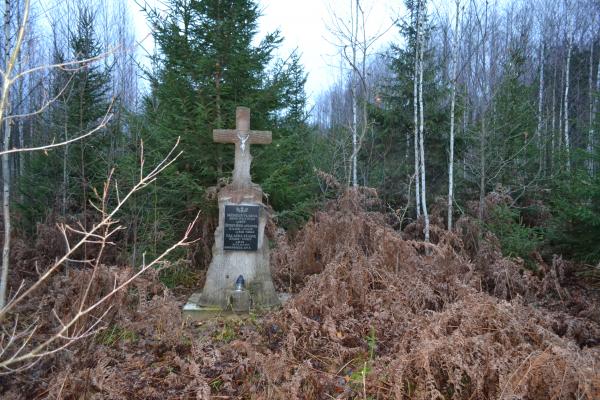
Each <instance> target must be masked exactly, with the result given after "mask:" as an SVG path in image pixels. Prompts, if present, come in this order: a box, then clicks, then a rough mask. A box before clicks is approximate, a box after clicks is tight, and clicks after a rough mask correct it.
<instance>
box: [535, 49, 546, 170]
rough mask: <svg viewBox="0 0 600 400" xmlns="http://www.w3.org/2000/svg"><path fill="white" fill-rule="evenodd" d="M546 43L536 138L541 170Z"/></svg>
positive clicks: (541, 61) (542, 52)
mask: <svg viewBox="0 0 600 400" xmlns="http://www.w3.org/2000/svg"><path fill="white" fill-rule="evenodd" d="M542 41H543V39H542ZM544 46H545V45H544V44H542V45H541V46H540V87H539V89H538V116H537V117H538V121H537V129H536V132H535V134H536V140H537V145H538V150H539V152H540V165H539V168H540V170H541V169H542V166H543V164H544V150H543V149H544V143H543V142H544V141H543V139H542V124H543V118H542V112H543V104H544V58H545V55H544Z"/></svg>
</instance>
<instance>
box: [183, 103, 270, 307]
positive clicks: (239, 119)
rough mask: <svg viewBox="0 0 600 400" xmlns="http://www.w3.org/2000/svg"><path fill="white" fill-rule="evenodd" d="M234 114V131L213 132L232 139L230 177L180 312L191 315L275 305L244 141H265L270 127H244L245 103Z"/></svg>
mask: <svg viewBox="0 0 600 400" xmlns="http://www.w3.org/2000/svg"><path fill="white" fill-rule="evenodd" d="M235 114H236V115H235V116H236V128H235V130H233V129H232V130H229V129H215V130H214V131H213V140H214V141H215V142H217V143H232V144H235V163H234V169H233V180H232V182H231V184H229V185H227V186H225V187H224V188H223V189H221V191H220V192H219V194H218V201H219V225H218V227H217V229H216V230H215V244H214V246H213V257H212V261H211V263H210V266H209V268H208V272H207V275H206V282H205V284H204V288H203V290H202V292H201V293H195V294H194V295H192V296H191V297H190V299H189V300H188V303H187V304H186V305H185V306H184V314H188V315H189V316H191V317H197V316H198V315H200V314H203V313H208V314H210V313H211V312H213V313H214V312H219V311H227V310H232V311H237V312H244V311H246V312H247V311H249V309H251V308H259V309H260V308H271V307H274V306H277V305H279V304H280V302H279V299H278V297H277V293H275V287H274V286H273V281H272V279H271V271H270V269H269V243H268V241H267V239H266V237H265V225H266V222H267V210H266V207H265V205H264V204H263V202H262V198H263V192H262V189H261V188H260V186H259V185H257V184H255V183H252V179H251V177H250V163H251V161H252V156H251V155H250V145H252V144H269V143H271V132H270V131H252V130H250V109H249V108H247V107H237V109H236V113H235ZM194 314H198V315H194Z"/></svg>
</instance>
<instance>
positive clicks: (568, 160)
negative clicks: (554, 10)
mask: <svg viewBox="0 0 600 400" xmlns="http://www.w3.org/2000/svg"><path fill="white" fill-rule="evenodd" d="M567 29H571V28H570V26H568V28H567ZM567 35H568V37H567V61H566V66H565V99H564V101H565V105H564V118H565V121H564V125H565V126H564V129H565V137H564V141H565V153H566V154H565V157H566V168H567V172H571V138H570V133H569V74H570V69H571V51H572V49H573V33H572V32H570V31H569V32H567Z"/></svg>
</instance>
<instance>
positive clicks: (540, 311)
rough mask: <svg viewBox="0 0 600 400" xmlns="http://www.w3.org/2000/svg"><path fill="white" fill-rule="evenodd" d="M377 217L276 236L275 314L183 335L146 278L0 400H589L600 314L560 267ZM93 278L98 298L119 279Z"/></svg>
mask: <svg viewBox="0 0 600 400" xmlns="http://www.w3.org/2000/svg"><path fill="white" fill-rule="evenodd" d="M376 201H377V200H376V197H375V194H374V193H372V192H369V191H358V192H355V191H353V192H349V193H346V194H345V195H344V196H342V197H341V198H340V199H339V200H337V201H335V202H332V203H330V204H329V205H328V207H327V208H326V210H325V211H323V212H320V213H317V214H316V215H315V216H314V218H313V220H312V221H310V222H309V223H308V224H307V225H306V227H305V228H304V229H303V230H302V231H301V232H299V233H298V235H297V236H296V237H295V238H294V239H293V240H292V241H289V242H288V239H287V238H286V236H285V234H283V233H282V232H279V233H278V235H277V242H278V247H277V250H276V251H274V254H273V264H274V270H275V277H276V281H277V282H278V285H279V286H280V287H282V288H285V289H290V288H291V290H292V291H293V292H295V294H294V296H293V298H292V299H291V300H290V301H289V302H288V303H286V304H285V306H284V307H283V309H281V310H279V311H276V312H273V313H271V314H268V315H266V316H265V317H264V318H257V319H250V320H249V321H245V322H223V321H221V322H219V321H212V322H209V323H204V324H202V325H201V326H197V325H190V324H186V323H185V322H184V321H182V320H181V317H180V312H179V306H180V303H179V302H177V300H176V299H175V298H173V296H172V295H171V294H170V293H169V291H167V290H166V289H164V288H162V287H161V286H160V285H159V284H158V283H157V281H156V277H147V278H146V279H144V280H140V281H138V282H137V284H136V285H135V286H134V287H133V288H132V289H131V290H129V292H128V293H127V294H126V295H124V296H122V297H121V298H119V299H117V300H116V301H117V303H116V304H115V305H114V306H115V307H116V308H115V309H116V310H118V312H116V311H115V312H114V313H112V314H110V316H111V319H110V320H108V321H107V325H106V329H105V330H103V331H102V332H101V333H100V334H99V335H97V336H96V337H95V338H94V339H93V340H90V341H87V342H82V343H80V344H78V345H77V347H74V348H73V349H72V350H71V352H69V353H66V354H63V355H60V356H57V357H56V358H55V359H53V360H52V361H51V363H50V362H47V363H46V364H45V365H44V368H37V369H34V370H31V371H29V372H28V373H27V374H25V375H20V376H19V377H18V379H12V380H11V381H10V382H9V381H8V380H6V379H5V380H4V381H2V382H1V383H2V384H3V385H5V389H8V391H7V392H5V393H4V394H5V396H7V397H8V398H11V397H14V398H34V397H36V396H37V397H39V398H47V397H52V398H61V397H62V398H90V399H92V398H93V399H100V398H112V399H121V398H144V399H150V398H154V399H164V398H197V399H204V398H210V396H219V397H216V398H255V399H268V398H273V399H279V398H281V399H283V398H285V399H293V398H303V399H326V398H373V399H375V398H382V399H383V398H395V399H413V398H414V399H432V398H438V399H590V400H591V399H596V398H600V347H598V338H600V324H599V323H600V313H599V312H598V305H597V303H596V304H594V303H592V302H591V301H590V300H589V296H588V295H587V294H586V292H584V291H583V289H578V288H577V287H575V286H573V285H571V284H570V283H569V282H570V281H569V279H572V278H570V275H569V271H570V269H571V266H570V265H569V264H568V263H565V262H563V261H562V260H560V259H559V258H555V259H554V261H553V262H552V265H547V264H545V263H544V262H543V260H541V258H540V259H539V263H540V272H539V273H537V274H533V273H530V272H528V271H527V270H525V269H523V268H522V265H520V263H519V262H518V261H511V260H509V259H506V258H503V257H502V256H501V253H500V251H499V249H498V245H497V243H496V241H495V239H494V238H493V237H492V236H489V235H488V236H487V237H486V238H484V239H483V240H480V239H478V238H479V237H481V235H480V232H479V231H478V230H477V225H476V224H474V223H473V222H471V221H469V220H468V219H463V220H462V221H458V223H457V231H456V233H448V232H445V231H444V230H442V229H434V232H435V234H434V235H432V237H433V238H434V241H435V243H432V244H425V243H423V242H421V241H418V240H414V239H413V238H414V237H416V236H418V234H419V226H418V223H417V224H415V226H412V227H409V228H408V229H406V230H405V232H404V233H400V232H397V231H395V230H393V229H392V228H391V227H390V226H389V225H388V224H386V218H385V216H384V215H382V214H381V213H378V212H369V211H367V210H368V209H370V206H371V205H372V204H373V203H376ZM73 273H74V274H76V273H81V274H83V273H85V271H75V272H73ZM104 273H105V274H107V277H106V278H105V279H104V278H103V281H105V284H106V285H110V281H111V279H112V278H114V276H117V275H118V276H121V275H123V274H125V272H123V271H121V272H118V271H114V270H110V269H108V268H107V269H106V271H105V272H104ZM111 274H112V275H111ZM119 274H121V275H119ZM111 277H112V278H111ZM71 278H73V277H71ZM57 279H58V278H57ZM61 279H62V281H61V282H64V281H66V280H65V279H64V278H61ZM119 279H123V278H119ZM55 286H56V285H55ZM52 287H53V286H51V288H49V293H50V296H52V290H53V289H52ZM57 290H58V289H57ZM61 290H62V289H61ZM99 290H100V289H99ZM100 292H101V290H100ZM71 295H73V296H75V295H76V293H72V294H71ZM15 382H18V385H21V386H20V387H17V384H15ZM23 384H25V385H26V386H22V385H23ZM23 387H26V388H27V392H26V393H27V394H22V393H23V392H22V390H20V389H22V388H23Z"/></svg>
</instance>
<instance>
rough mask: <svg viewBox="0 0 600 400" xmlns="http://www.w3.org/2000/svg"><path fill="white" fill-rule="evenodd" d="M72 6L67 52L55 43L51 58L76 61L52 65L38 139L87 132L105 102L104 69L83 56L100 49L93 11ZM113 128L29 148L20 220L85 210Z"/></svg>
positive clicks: (98, 183) (102, 175)
mask: <svg viewBox="0 0 600 400" xmlns="http://www.w3.org/2000/svg"><path fill="white" fill-rule="evenodd" d="M78 12H79V13H78V17H77V25H76V27H75V29H74V30H73V31H72V32H70V34H69V36H70V37H69V43H68V50H69V52H70V55H69V56H68V57H67V56H65V55H64V53H63V52H62V51H61V50H60V49H59V48H58V46H57V44H56V43H55V48H54V55H53V59H54V60H53V61H54V62H55V63H64V62H65V61H81V62H80V63H74V64H73V65H72V66H71V67H69V68H55V69H53V70H52V74H51V78H52V83H51V86H50V88H51V93H50V95H51V96H52V98H56V100H55V101H53V102H52V104H51V107H50V108H49V110H48V112H47V113H46V114H45V121H43V122H42V124H43V125H45V129H48V130H49V132H50V134H49V135H44V136H43V137H42V139H41V142H40V144H41V143H47V142H48V141H49V139H48V137H49V138H50V140H52V139H54V140H58V139H60V140H61V141H64V140H68V139H72V138H75V137H78V136H81V135H83V134H85V133H87V132H88V131H90V130H91V129H94V128H95V127H96V126H97V125H98V124H99V123H100V121H101V120H102V118H103V117H104V115H105V114H106V112H107V110H108V107H109V99H108V91H109V83H110V71H109V70H106V69H105V68H104V67H103V65H101V64H100V63H99V62H97V61H83V60H88V59H92V58H95V57H98V56H99V55H100V54H101V48H100V45H99V43H98V39H97V37H96V32H95V26H94V24H95V17H94V13H93V12H92V11H91V10H90V9H89V8H87V7H82V8H80V9H79V10H78ZM117 134H118V132H116V131H115V130H114V129H113V127H112V126H107V127H105V128H104V129H102V130H100V131H98V132H96V133H95V134H94V135H92V136H90V137H87V138H85V139H83V140H80V141H76V142H73V143H71V144H69V145H67V146H63V147H61V148H57V149H54V150H51V151H50V152H43V153H34V154H33V155H32V157H31V161H30V163H29V168H28V172H27V174H26V176H25V177H23V180H22V184H21V187H20V190H21V191H22V193H23V194H24V199H25V200H24V204H22V205H21V207H22V209H23V211H24V212H26V213H27V214H26V215H25V217H26V218H25V221H23V222H24V225H25V226H27V225H31V226H35V223H34V222H35V221H39V220H40V219H41V218H43V217H45V216H46V215H47V214H48V213H51V212H56V213H60V214H63V215H65V214H77V213H81V212H83V211H85V210H86V209H87V207H88V202H89V200H90V197H91V196H90V193H92V190H93V188H101V187H102V184H103V182H104V180H105V179H106V176H107V173H108V171H109V170H110V168H111V167H112V165H108V162H107V157H105V155H106V153H107V149H108V147H109V146H108V143H109V142H110V136H111V135H117ZM38 182H42V184H38ZM40 194H41V195H40Z"/></svg>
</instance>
